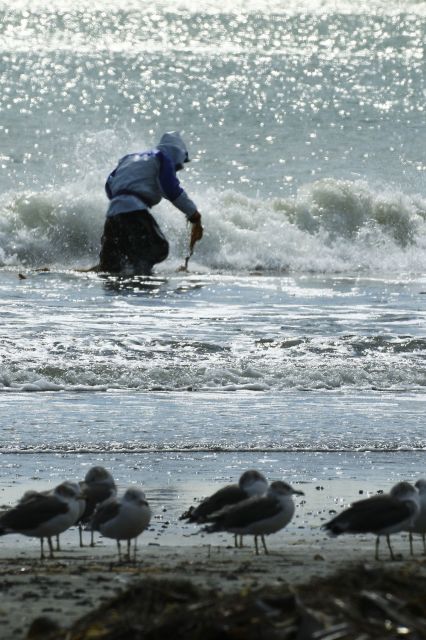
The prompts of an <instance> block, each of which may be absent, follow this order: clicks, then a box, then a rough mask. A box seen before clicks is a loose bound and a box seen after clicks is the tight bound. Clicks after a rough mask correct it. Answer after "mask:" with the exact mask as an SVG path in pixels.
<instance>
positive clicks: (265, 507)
mask: <svg viewBox="0 0 426 640" xmlns="http://www.w3.org/2000/svg"><path fill="white" fill-rule="evenodd" d="M293 495H299V496H303V495H305V494H304V493H303V491H297V490H296V489H293V488H292V487H291V486H290V485H289V484H287V483H286V482H281V481H280V480H277V481H276V482H272V483H271V485H270V486H269V489H268V491H267V493H266V495H265V496H258V497H253V498H249V499H247V500H244V501H243V502H240V503H239V504H236V505H233V506H230V507H225V508H224V509H222V510H221V511H218V512H217V513H213V514H212V515H211V516H210V517H209V518H208V521H209V522H212V523H213V524H211V525H209V526H207V527H205V528H204V531H207V533H214V532H216V531H228V532H229V533H234V534H236V535H241V536H245V535H252V536H254V544H255V548H256V555H259V547H258V544H257V538H258V537H259V536H260V538H261V540H262V544H263V548H264V550H265V553H269V552H268V549H267V547H266V542H265V535H269V534H271V533H276V532H277V531H279V530H280V529H283V528H284V527H285V526H286V525H288V523H289V522H290V520H291V519H292V517H293V514H294V509H295V506H294V502H293V498H292V496H293Z"/></svg>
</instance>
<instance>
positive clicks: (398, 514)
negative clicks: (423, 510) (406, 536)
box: [324, 482, 420, 560]
mask: <svg viewBox="0 0 426 640" xmlns="http://www.w3.org/2000/svg"><path fill="white" fill-rule="evenodd" d="M419 511H420V506H419V499H418V495H417V492H416V489H415V488H414V487H413V485H411V484H410V483H409V482H399V483H398V484H396V485H395V486H394V487H392V489H391V490H390V492H389V493H388V494H384V495H378V496H371V497H370V498H366V499H365V500H359V501H358V502H354V503H353V504H352V505H351V506H350V507H349V508H348V509H345V510H344V511H343V512H342V513H340V514H339V515H338V516H336V517H335V518H333V519H332V520H330V521H329V522H327V523H326V524H325V525H324V528H325V529H326V530H327V531H328V533H329V535H331V536H339V535H341V534H342V533H374V534H375V535H376V553H375V558H376V560H378V559H379V545H380V536H386V541H387V545H388V548H389V552H390V556H391V559H392V560H395V555H394V553H393V550H392V546H391V543H390V537H389V536H390V535H391V534H392V533H399V532H400V531H406V530H407V529H410V528H411V527H412V525H413V523H414V522H415V519H416V517H417V515H418V513H419Z"/></svg>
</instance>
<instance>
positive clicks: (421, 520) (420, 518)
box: [409, 479, 426, 555]
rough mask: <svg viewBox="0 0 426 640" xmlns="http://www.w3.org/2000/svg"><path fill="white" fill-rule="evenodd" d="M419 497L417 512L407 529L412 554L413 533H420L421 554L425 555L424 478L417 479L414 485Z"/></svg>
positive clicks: (425, 510) (425, 514)
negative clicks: (421, 542) (421, 541)
mask: <svg viewBox="0 0 426 640" xmlns="http://www.w3.org/2000/svg"><path fill="white" fill-rule="evenodd" d="M414 486H415V487H416V489H417V494H418V499H419V507H420V510H419V513H418V514H417V517H416V519H415V520H414V523H413V525H412V526H411V527H410V529H409V537H410V553H411V555H413V533H420V534H421V536H422V539H423V554H424V555H426V480H423V479H421V480H417V482H416V483H415V485H414Z"/></svg>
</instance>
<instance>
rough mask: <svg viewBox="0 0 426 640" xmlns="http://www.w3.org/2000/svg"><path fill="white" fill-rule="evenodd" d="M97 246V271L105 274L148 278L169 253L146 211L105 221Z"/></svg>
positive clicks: (165, 241)
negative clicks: (154, 266)
mask: <svg viewBox="0 0 426 640" xmlns="http://www.w3.org/2000/svg"><path fill="white" fill-rule="evenodd" d="M101 243H102V245H101V252H100V254H99V258H100V261H99V270H100V271H108V272H109V273H123V274H129V273H130V274H131V275H149V274H150V273H151V269H152V267H153V265H154V264H156V263H158V262H162V261H163V260H165V259H166V258H167V256H168V254H169V243H168V242H167V240H166V238H165V237H164V235H163V233H162V231H161V229H160V227H159V226H158V224H157V223H156V221H155V219H154V218H153V216H152V215H151V214H150V213H149V212H148V211H130V212H128V213H119V214H118V215H115V216H111V217H110V218H107V219H106V221H105V226H104V232H103V235H102V240H101Z"/></svg>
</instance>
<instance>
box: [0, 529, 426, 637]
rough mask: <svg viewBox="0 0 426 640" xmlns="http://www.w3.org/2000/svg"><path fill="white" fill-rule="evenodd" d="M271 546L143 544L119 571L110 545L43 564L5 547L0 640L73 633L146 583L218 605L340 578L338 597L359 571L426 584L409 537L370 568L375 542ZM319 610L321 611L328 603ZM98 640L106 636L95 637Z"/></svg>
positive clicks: (31, 551) (69, 549)
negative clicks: (53, 628)
mask: <svg viewBox="0 0 426 640" xmlns="http://www.w3.org/2000/svg"><path fill="white" fill-rule="evenodd" d="M228 541H229V542H231V539H228ZM270 541H271V542H270V547H271V548H270V554H269V555H259V556H256V555H255V554H254V549H253V544H252V541H251V540H249V539H246V546H245V547H244V548H243V549H235V548H234V547H232V546H231V545H230V544H221V545H219V546H218V545H212V546H209V545H206V544H199V545H193V546H162V545H161V546H160V545H155V544H152V543H151V544H147V545H146V544H143V542H142V541H141V542H140V544H139V548H138V557H137V561H136V563H134V564H132V563H130V564H129V563H118V562H117V559H116V554H115V545H114V544H111V543H110V542H106V543H102V542H101V544H100V545H99V544H98V545H97V546H95V547H94V548H90V547H85V548H83V549H79V548H77V547H76V546H72V545H71V544H70V543H69V542H66V543H65V545H64V550H63V551H59V552H57V553H56V557H55V559H49V560H45V561H43V562H41V561H40V560H39V557H38V550H37V547H36V546H33V545H29V546H28V547H27V546H26V545H25V540H24V543H23V544H22V543H20V544H19V546H17V545H16V544H15V543H13V545H12V544H8V543H7V542H6V543H3V544H2V545H1V550H0V554H1V555H0V573H1V584H2V600H1V605H0V625H1V630H2V631H1V634H0V636H1V638H2V640H9V639H12V638H14V639H15V640H20V639H24V638H27V637H28V636H27V634H28V631H29V629H30V627H31V624H32V623H33V621H34V620H35V619H37V618H40V617H46V618H48V619H49V621H50V622H52V623H57V624H58V625H59V627H60V628H70V627H71V625H73V624H74V623H76V621H77V620H79V619H80V618H81V617H82V616H87V615H88V614H90V615H93V612H94V611H95V610H96V609H97V608H98V607H99V606H101V605H104V606H107V605H106V603H108V602H109V601H111V599H113V598H114V597H115V596H117V595H119V594H121V593H123V592H125V591H126V589H129V588H130V591H131V592H133V589H135V588H140V585H141V584H142V585H143V584H146V583H147V581H148V583H149V584H151V582H150V581H151V580H152V579H155V580H159V581H166V582H167V584H170V581H171V582H172V583H173V584H177V585H178V584H179V581H182V580H183V581H188V582H189V583H190V584H191V585H192V586H193V587H194V588H195V591H196V592H197V593H198V592H199V591H200V592H202V591H204V590H207V591H209V593H210V594H211V593H212V592H213V593H215V594H216V596H217V598H219V599H220V598H221V597H226V594H234V596H235V597H237V596H238V597H240V596H241V594H246V595H248V594H254V593H256V592H257V591H258V590H259V589H260V590H262V589H265V588H266V590H267V591H268V592H269V591H271V593H272V591H274V590H276V589H278V590H280V589H281V590H284V591H285V592H287V591H290V592H291V593H297V592H298V590H300V589H301V590H302V591H303V589H307V593H311V594H312V593H315V591H317V589H316V588H312V587H309V586H307V585H310V584H311V585H312V581H313V582H314V583H315V581H317V580H322V579H326V580H327V579H328V583H327V584H328V586H329V585H330V584H332V585H333V583H334V588H335V589H336V590H337V592H338V591H339V584H338V582H339V580H338V581H337V584H336V581H335V580H334V579H333V576H334V575H337V574H340V575H343V576H344V581H343V582H344V584H342V586H341V588H342V593H343V590H346V591H348V590H349V591H350V590H351V586H350V585H351V580H352V579H353V580H355V578H356V577H357V576H358V574H359V572H360V571H364V572H365V571H367V572H372V575H374V576H376V577H377V575H379V576H385V575H386V574H387V572H388V571H392V572H397V574H398V575H400V576H405V578H404V579H406V578H407V576H409V575H410V574H412V575H413V576H416V578H415V580H416V584H417V585H419V577H421V578H422V579H424V580H425V581H426V558H425V556H423V555H421V551H422V545H421V541H416V546H415V551H416V555H415V557H414V558H410V557H409V555H408V537H407V536H406V535H398V536H394V538H393V544H394V548H395V552H396V554H397V558H398V559H397V560H396V561H395V562H390V561H389V560H388V553H387V549H385V544H384V543H383V549H382V558H383V559H381V560H379V561H375V560H374V536H355V537H353V536H348V537H346V538H339V539H337V540H336V539H330V538H327V537H326V536H325V535H323V534H322V533H316V534H314V535H312V534H308V535H303V536H301V537H300V539H299V540H292V541H290V542H289V541H287V540H285V535H282V536H275V539H273V538H272V537H271V539H270ZM413 580H414V578H413ZM397 582H398V580H397ZM394 585H395V580H394ZM179 588H180V587H179ZM188 588H189V587H188ZM322 588H324V587H322ZM295 590H296V591H295ZM280 593H281V591H280ZM324 594H325V591H324ZM234 596H233V597H234ZM126 597H127V596H126ZM210 597H211V595H210ZM324 598H326V596H325V595H324ZM323 604H324V607H325V606H326V602H325V601H324V603H323ZM35 629H36V627H35ZM43 629H44V627H42V635H37V633H36V632H35V631H34V633H32V634H31V635H30V637H32V638H38V637H50V636H48V635H46V633H47V632H46V631H45V630H43ZM57 633H58V634H59V631H58V632H57ZM43 634H44V635H43ZM53 637H55V634H54V635H53ZM57 637H62V636H59V635H58V636H57ZM81 637H86V636H84V635H82V636H81ZM87 637H92V636H87ZM93 637H94V636H93ZM99 637H104V636H103V635H102V634H101V633H99ZM105 637H106V636H105ZM111 637H114V636H111ZM129 637H130V636H129ZM284 637H286V636H284ZM307 637H309V636H307ZM339 637H340V636H339ZM342 637H350V636H348V635H347V636H342ZM367 637H368V636H367ZM406 637H417V636H410V635H408V636H406Z"/></svg>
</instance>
